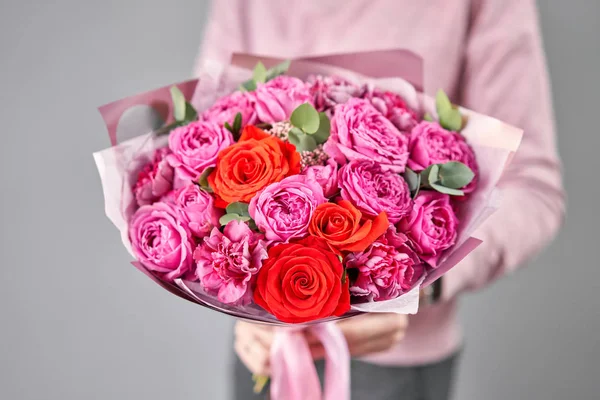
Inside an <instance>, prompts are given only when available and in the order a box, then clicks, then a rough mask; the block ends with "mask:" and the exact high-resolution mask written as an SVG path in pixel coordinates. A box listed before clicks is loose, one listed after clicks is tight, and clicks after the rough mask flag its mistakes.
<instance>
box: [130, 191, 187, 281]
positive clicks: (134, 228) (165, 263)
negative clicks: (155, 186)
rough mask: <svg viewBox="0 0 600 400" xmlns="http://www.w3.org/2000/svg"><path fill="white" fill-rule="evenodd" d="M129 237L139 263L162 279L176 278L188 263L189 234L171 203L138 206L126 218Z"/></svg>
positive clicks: (182, 273)
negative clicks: (161, 276)
mask: <svg viewBox="0 0 600 400" xmlns="http://www.w3.org/2000/svg"><path fill="white" fill-rule="evenodd" d="M129 240H130V241H131V247H132V249H133V253H134V255H135V256H136V258H137V259H138V260H139V261H140V262H141V263H142V265H144V266H145V267H146V268H148V269H149V270H151V271H155V272H158V273H161V274H163V277H164V279H167V280H173V279H175V278H179V277H181V276H183V275H184V274H185V273H186V272H188V271H189V270H190V268H191V266H192V251H193V249H192V234H191V232H190V230H189V229H188V228H187V226H186V224H185V223H183V221H181V220H180V218H179V215H178V213H177V210H176V209H175V207H174V206H173V205H171V204H167V203H163V202H158V203H154V204H153V205H150V206H142V207H140V208H139V209H138V210H137V211H136V212H135V214H134V215H133V217H132V218H131V221H130V222H129Z"/></svg>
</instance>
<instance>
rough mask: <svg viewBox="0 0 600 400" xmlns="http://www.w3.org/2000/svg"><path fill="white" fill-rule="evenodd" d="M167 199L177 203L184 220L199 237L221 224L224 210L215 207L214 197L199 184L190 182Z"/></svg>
mask: <svg viewBox="0 0 600 400" xmlns="http://www.w3.org/2000/svg"><path fill="white" fill-rule="evenodd" d="M166 200H167V201H172V202H173V203H174V204H175V206H176V207H177V210H178V211H179V213H180V215H181V217H182V220H183V221H185V223H187V226H188V228H189V229H190V231H191V232H192V233H193V234H194V235H195V236H197V237H204V236H206V235H208V234H209V233H210V231H211V230H212V228H213V227H214V226H217V227H218V226H220V224H219V218H221V216H222V215H223V210H221V209H218V208H215V206H214V199H213V197H212V196H211V195H210V194H209V193H207V192H205V191H204V190H202V189H200V188H199V187H198V186H197V185H194V184H190V185H187V186H184V187H182V188H180V189H178V190H176V191H173V192H171V193H170V194H169V195H168V196H167V199H166Z"/></svg>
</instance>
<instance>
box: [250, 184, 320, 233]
mask: <svg viewBox="0 0 600 400" xmlns="http://www.w3.org/2000/svg"><path fill="white" fill-rule="evenodd" d="M325 202H327V199H325V197H324V196H323V189H322V188H321V186H320V185H319V184H318V183H317V182H316V181H315V180H312V179H308V177H306V176H304V175H293V176H289V177H287V178H285V179H283V180H282V181H280V182H276V183H273V184H271V185H269V186H267V187H266V188H265V189H264V190H263V191H262V192H260V193H259V194H258V195H257V196H255V197H254V198H253V199H252V200H251V201H250V206H249V207H248V211H249V213H250V216H251V217H252V219H253V220H254V222H255V223H256V226H258V228H259V229H260V230H261V231H262V232H265V237H266V238H267V240H269V241H276V242H288V241H289V240H290V239H294V238H301V237H304V236H306V234H307V232H308V224H309V222H310V218H311V217H312V214H313V212H314V210H315V208H317V206H318V205H319V204H323V203H325Z"/></svg>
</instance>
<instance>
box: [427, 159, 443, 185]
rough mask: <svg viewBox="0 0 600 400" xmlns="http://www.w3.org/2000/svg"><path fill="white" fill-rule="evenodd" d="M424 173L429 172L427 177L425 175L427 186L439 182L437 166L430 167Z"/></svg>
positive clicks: (438, 168) (438, 167)
mask: <svg viewBox="0 0 600 400" xmlns="http://www.w3.org/2000/svg"><path fill="white" fill-rule="evenodd" d="M425 171H429V172H428V173H427V175H425V176H427V183H429V185H432V184H434V183H435V182H437V181H438V180H439V178H438V177H439V173H440V166H439V165H438V164H433V165H430V166H429V167H427V169H426V170H425Z"/></svg>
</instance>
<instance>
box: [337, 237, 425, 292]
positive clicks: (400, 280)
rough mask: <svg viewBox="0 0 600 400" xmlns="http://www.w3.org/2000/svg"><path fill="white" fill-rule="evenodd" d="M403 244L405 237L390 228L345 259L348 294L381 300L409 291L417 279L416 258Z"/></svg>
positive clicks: (417, 260) (404, 243)
mask: <svg viewBox="0 0 600 400" xmlns="http://www.w3.org/2000/svg"><path fill="white" fill-rule="evenodd" d="M406 242H407V238H406V236H405V235H403V234H401V233H397V232H396V229H395V228H393V227H392V228H390V229H389V230H388V231H387V233H386V234H385V235H384V236H382V237H381V238H379V239H378V240H377V241H376V242H375V243H373V244H372V245H370V246H369V247H368V248H367V249H366V250H365V251H364V252H361V253H350V254H349V255H348V256H346V260H345V261H346V268H347V270H348V276H349V277H350V294H352V295H353V296H356V297H358V298H363V299H365V300H367V301H383V300H390V299H395V298H396V297H398V296H400V295H401V294H403V293H405V292H407V291H409V290H410V289H411V287H412V285H413V284H414V282H415V280H416V278H418V276H417V275H415V267H416V266H417V264H418V263H419V258H418V257H417V256H416V255H415V253H414V252H413V251H412V250H411V249H410V247H408V246H407V245H406Z"/></svg>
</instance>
